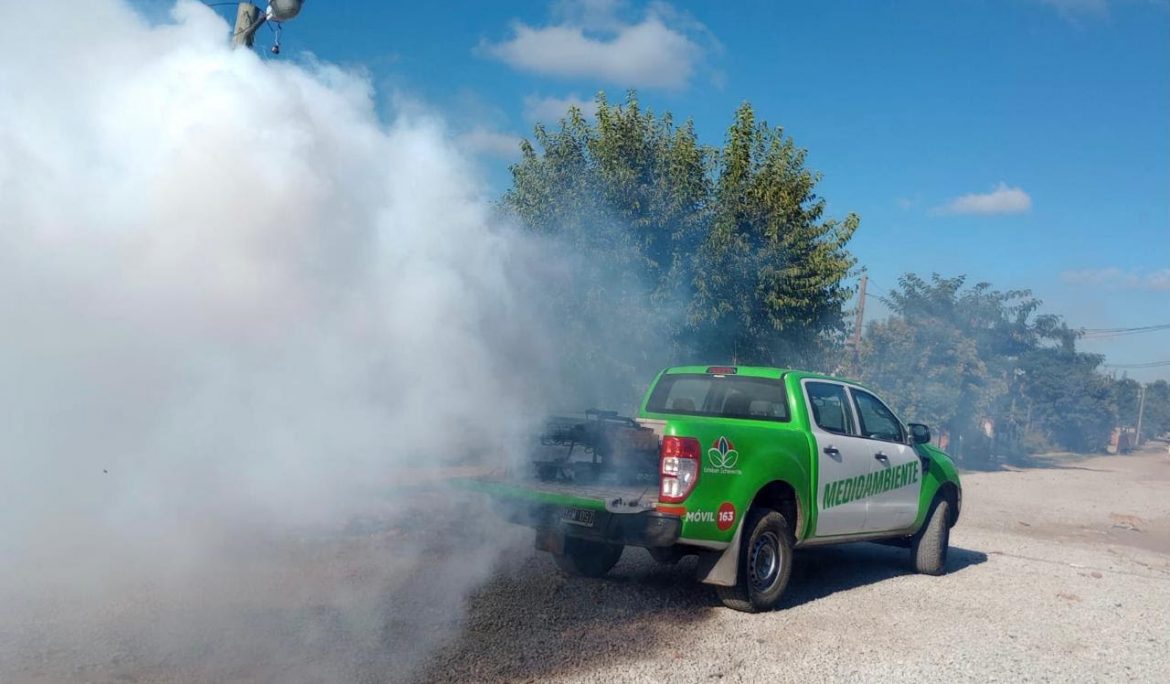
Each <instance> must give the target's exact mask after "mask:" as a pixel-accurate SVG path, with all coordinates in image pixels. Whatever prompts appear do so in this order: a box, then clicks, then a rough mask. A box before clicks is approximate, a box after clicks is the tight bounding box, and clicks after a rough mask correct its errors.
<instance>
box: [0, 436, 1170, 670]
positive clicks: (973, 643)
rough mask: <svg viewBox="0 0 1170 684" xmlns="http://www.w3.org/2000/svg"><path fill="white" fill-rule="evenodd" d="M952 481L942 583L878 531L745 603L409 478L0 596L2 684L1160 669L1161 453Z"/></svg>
mask: <svg viewBox="0 0 1170 684" xmlns="http://www.w3.org/2000/svg"><path fill="white" fill-rule="evenodd" d="M963 485H964V499H963V509H962V518H961V520H960V521H959V525H958V526H957V527H956V528H955V530H954V533H953V535H952V538H951V543H952V547H951V555H950V564H949V569H950V572H949V574H947V575H946V576H943V577H926V576H920V575H916V574H913V573H912V572H911V571H910V570H909V568H908V564H909V557H908V552H907V551H906V550H904V549H898V548H893V547H888V546H881V545H876V544H855V545H849V546H844V547H834V548H820V549H814V550H808V551H801V552H798V553H797V556H796V559H795V562H794V570H793V575H792V580H791V583H790V584H789V587H788V591H787V593H786V595H785V599H784V602H783V607H782V609H780V610H778V611H775V612H772V613H768V614H764V615H745V614H741V613H736V612H734V611H731V610H727V609H725V608H723V607H722V606H721V605H720V604H719V602H718V601H717V600H716V598H715V596H714V592H713V591H711V589H710V588H709V587H706V586H704V585H702V584H699V583H698V582H696V581H695V579H694V577H693V572H694V563H693V561H692V560H684V561H683V562H681V563H679V564H678V565H674V566H663V565H658V564H656V563H654V562H653V561H652V560H651V559H650V558H649V556H648V554H646V552H645V551H643V550H640V549H627V551H626V553H625V555H624V556H623V559H622V561H621V562H620V563H619V564H618V566H617V567H616V568H615V569H614V570H613V571H612V572H611V573H610V574H609V575H608V576H607V577H605V578H603V579H598V580H587V579H569V578H564V577H562V576H560V575H559V574H558V573H557V571H556V569H555V566H554V565H553V563H552V562H551V559H550V558H549V557H548V556H547V555H545V554H540V553H536V552H534V551H532V550H531V543H532V542H531V532H530V531H528V530H525V529H523V528H518V527H512V526H508V527H507V529H506V530H505V531H504V535H505V536H504V538H502V539H500V540H497V541H494V542H493V543H492V544H491V545H486V544H482V542H481V546H479V547H475V548H469V542H470V539H469V538H465V537H460V536H459V535H458V534H455V532H456V530H459V529H464V530H465V529H466V528H467V524H468V520H469V519H479V518H481V516H480V515H479V514H477V513H468V512H467V511H464V510H460V511H458V513H459V515H457V516H454V517H452V518H451V519H445V518H443V516H442V515H439V514H435V515H432V514H431V513H429V512H428V511H427V510H426V505H425V502H426V495H425V493H419V494H417V495H416V496H417V497H418V502H417V503H418V505H417V506H415V507H414V508H415V510H417V514H416V516H415V518H414V519H412V521H411V522H410V524H409V525H406V526H403V525H401V524H399V525H397V526H388V525H386V524H385V523H384V522H380V521H379V519H378V516H376V515H375V516H373V517H372V518H371V519H370V520H366V521H360V522H355V524H353V525H351V526H350V527H349V528H348V529H347V530H345V532H344V533H338V534H337V535H335V536H332V537H326V538H319V539H306V540H300V541H298V542H297V543H296V544H287V543H284V542H282V544H281V545H279V546H277V547H274V548H273V549H263V548H258V549H255V550H254V553H253V554H252V555H242V556H241V555H237V556H234V557H233V558H234V562H235V565H233V566H231V567H229V566H224V567H222V568H219V567H216V570H217V573H215V574H206V573H205V574H204V575H201V576H200V579H199V582H198V583H197V584H193V583H187V584H185V585H184V586H183V587H182V591H179V592H176V591H175V590H173V589H167V588H165V587H163V588H157V587H156V588H155V590H154V591H153V592H152V591H150V590H141V588H139V587H135V588H134V591H133V593H132V594H128V596H132V599H130V600H123V599H122V598H119V599H118V600H116V601H114V600H111V601H109V602H106V603H104V604H101V605H102V612H100V613H92V612H91V613H88V614H85V616H86V617H85V619H84V620H83V619H82V618H81V617H79V616H80V615H82V613H79V612H78V611H77V610H75V605H74V604H72V603H70V600H71V599H69V597H67V596H65V595H62V597H61V598H60V601H59V604H60V605H59V606H58V608H59V609H58V610H57V611H56V612H54V613H52V614H45V613H44V612H43V611H40V610H38V611H33V612H31V613H30V615H33V616H34V617H30V618H25V617H23V616H22V615H21V613H20V612H19V611H20V608H21V604H20V602H19V600H12V599H10V600H9V602H8V603H7V604H5V605H4V606H3V610H2V611H0V684H49V683H59V682H92V683H93V684H126V683H130V684H134V683H138V682H176V683H183V684H186V683H188V682H229V681H230V682H236V681H238V682H281V683H284V682H293V683H299V682H351V681H352V682H371V683H372V682H395V683H407V682H409V683H411V684H431V683H436V684H437V683H439V682H444V683H446V682H453V681H458V682H485V683H495V682H563V683H569V682H613V681H622V682H643V681H644V682H661V681H671V682H758V681H773V682H797V681H800V682H809V681H817V682H821V681H829V682H837V681H840V682H845V681H849V682H857V681H861V682H871V681H872V682H879V681H880V682H922V681H947V682H951V681H976V682H984V681H1053V682H1082V681H1083V682H1095V681H1109V682H1115V681H1135V682H1166V681H1170V452H1168V451H1167V445H1166V444H1164V443H1157V444H1154V445H1152V446H1151V447H1149V448H1147V449H1146V450H1144V451H1142V452H1141V453H1136V454H1132V455H1127V456H1101V457H1092V458H1085V457H1075V456H1067V455H1066V456H1052V457H1048V458H1038V459H1035V461H1034V464H1033V467H1028V468H1008V467H1004V468H1001V469H998V470H995V471H992V472H967V473H964V474H963ZM489 522H491V521H489ZM491 527H492V528H493V529H498V527H499V526H498V525H496V524H495V523H494V522H491ZM420 544H421V546H420ZM501 548H502V549H504V551H503V553H502V554H501V553H500V549H501ZM405 549H410V552H409V553H408V552H407V551H406V550H405ZM241 559H243V560H241ZM245 561H246V563H251V564H252V565H247V567H246V568H244V570H241V569H240V567H236V566H238V565H240V564H241V563H245ZM246 563H245V564H246ZM450 587H462V588H465V590H466V591H469V592H470V594H469V595H468V594H465V593H463V591H455V590H451V589H450ZM468 587H471V589H466V588H468ZM78 595H81V594H78Z"/></svg>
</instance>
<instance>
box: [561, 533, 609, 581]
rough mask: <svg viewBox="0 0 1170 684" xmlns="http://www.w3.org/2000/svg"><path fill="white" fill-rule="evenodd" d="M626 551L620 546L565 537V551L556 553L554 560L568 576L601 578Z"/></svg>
mask: <svg viewBox="0 0 1170 684" xmlns="http://www.w3.org/2000/svg"><path fill="white" fill-rule="evenodd" d="M624 549H625V547H624V546H622V545H620V544H606V543H605V542H599V541H592V540H589V539H579V538H577V537H565V549H564V551H563V552H561V553H554V554H553V560H555V561H556V563H557V567H558V568H560V569H561V572H563V573H565V574H566V575H575V576H579V577H601V576H602V575H604V574H605V573H607V572H609V571H610V568H612V567H613V566H615V565H617V562H618V559H619V558H621V557H622V551H623V550H624Z"/></svg>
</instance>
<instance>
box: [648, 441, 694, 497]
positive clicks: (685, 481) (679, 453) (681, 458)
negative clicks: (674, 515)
mask: <svg viewBox="0 0 1170 684" xmlns="http://www.w3.org/2000/svg"><path fill="white" fill-rule="evenodd" d="M702 454H703V447H702V445H701V444H699V440H697V439H695V438H694V437H672V436H667V437H663V438H662V448H661V450H660V451H659V458H658V470H659V474H660V475H661V478H660V479H659V485H658V500H659V501H663V502H666V503H679V502H681V501H682V500H683V499H685V498H687V496H688V495H689V494H690V493H691V490H693V489H694V488H695V483H696V482H698V481H699V465H700V463H702Z"/></svg>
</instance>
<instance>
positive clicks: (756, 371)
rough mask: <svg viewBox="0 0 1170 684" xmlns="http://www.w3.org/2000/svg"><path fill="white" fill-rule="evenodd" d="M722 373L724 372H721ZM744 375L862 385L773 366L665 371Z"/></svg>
mask: <svg viewBox="0 0 1170 684" xmlns="http://www.w3.org/2000/svg"><path fill="white" fill-rule="evenodd" d="M721 371H722V372H721ZM708 373H709V374H711V375H743V376H746V377H750V378H776V379H779V378H782V377H784V376H785V375H788V374H790V373H791V374H793V375H796V376H797V377H798V378H800V379H804V378H820V379H822V380H838V381H841V382H848V383H851V384H854V385H860V384H861V383H859V382H857V381H856V380H851V379H849V378H846V377H842V376H838V375H829V374H827V373H818V372H816V371H808V370H800V369H797V368H774V367H771V366H733V365H714V366H672V367H671V368H667V369H666V370H665V371H663V374H665V375H681V374H697V375H706V374H708Z"/></svg>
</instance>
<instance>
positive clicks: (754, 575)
mask: <svg viewBox="0 0 1170 684" xmlns="http://www.w3.org/2000/svg"><path fill="white" fill-rule="evenodd" d="M748 569H749V572H750V573H751V585H752V589H754V590H755V591H757V592H763V591H767V590H768V589H770V588H771V587H772V585H774V584H775V583H776V579H777V578H778V577H779V576H780V540H779V539H778V538H777V537H776V535H775V534H774V533H772V532H765V533H764V534H761V535H760V537H759V538H758V539H756V542H755V543H754V544H752V552H751V556H750V557H749V558H748Z"/></svg>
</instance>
